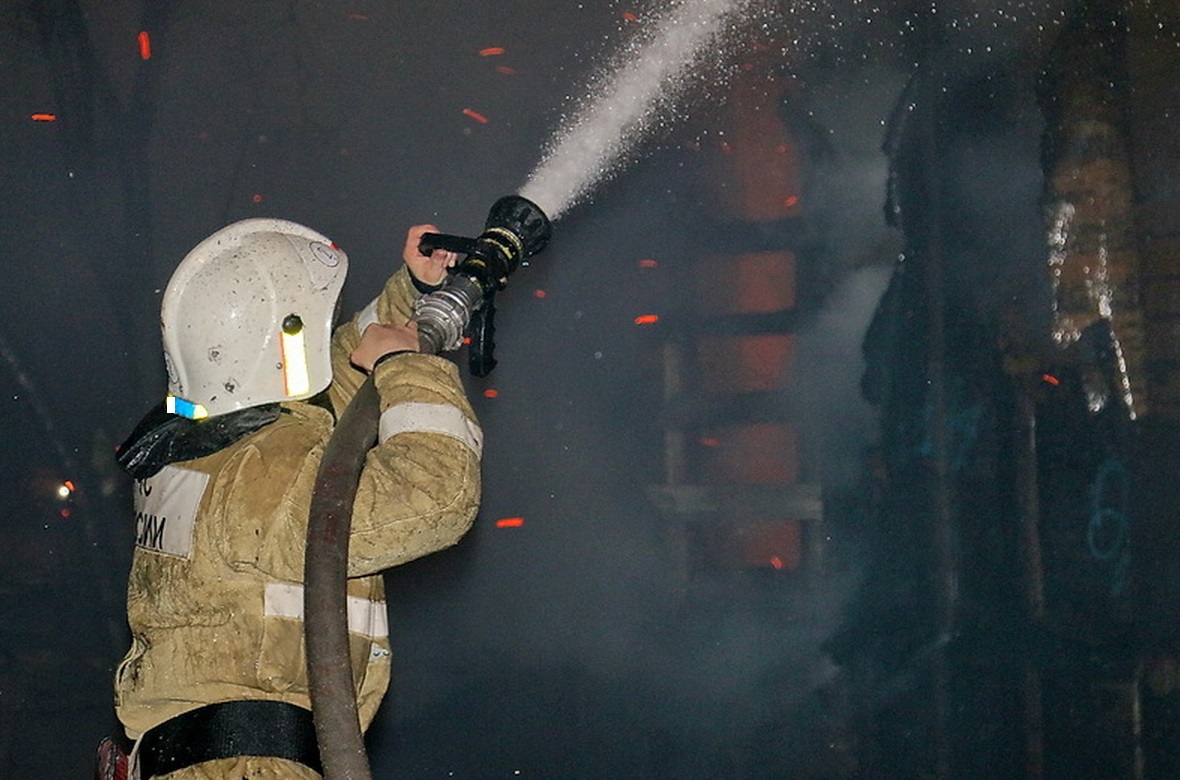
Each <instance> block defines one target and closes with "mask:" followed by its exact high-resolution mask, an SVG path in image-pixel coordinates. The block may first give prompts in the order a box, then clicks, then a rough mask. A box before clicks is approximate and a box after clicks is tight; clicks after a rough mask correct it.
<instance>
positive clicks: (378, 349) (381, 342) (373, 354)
mask: <svg viewBox="0 0 1180 780" xmlns="http://www.w3.org/2000/svg"><path fill="white" fill-rule="evenodd" d="M407 351H409V352H417V351H418V323H416V322H407V323H406V324H405V325H386V324H384V323H380V322H374V323H373V324H372V325H370V326H369V327H367V328H365V332H364V333H362V334H361V341H360V343H359V344H357V345H356V349H354V350H353V351H352V354H351V355H349V356H348V357H349V359H350V360H351V361H352V364H353V365H354V366H356V367H357V368H359V369H362V370H363V371H365V372H369V371H372V370H373V364H374V363H376V362H377V361H378V360H379V359H380V358H381V357H382V356H383V355H388V354H389V353H390V352H407Z"/></svg>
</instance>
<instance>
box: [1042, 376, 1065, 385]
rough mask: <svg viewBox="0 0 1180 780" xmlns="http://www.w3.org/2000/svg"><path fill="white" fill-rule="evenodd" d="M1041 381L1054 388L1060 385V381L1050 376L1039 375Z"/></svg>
mask: <svg viewBox="0 0 1180 780" xmlns="http://www.w3.org/2000/svg"><path fill="white" fill-rule="evenodd" d="M1041 379H1044V380H1045V381H1046V382H1048V383H1049V384H1051V385H1053V386H1054V387H1056V386H1057V385H1059V384H1061V380H1060V379H1058V378H1057V377H1055V376H1053V375H1052V374H1041Z"/></svg>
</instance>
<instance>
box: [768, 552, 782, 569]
mask: <svg viewBox="0 0 1180 780" xmlns="http://www.w3.org/2000/svg"><path fill="white" fill-rule="evenodd" d="M770 565H771V566H773V567H774V568H776V569H781V568H782V567H783V559H782V558H780V557H778V556H777V555H773V556H771V558H770Z"/></svg>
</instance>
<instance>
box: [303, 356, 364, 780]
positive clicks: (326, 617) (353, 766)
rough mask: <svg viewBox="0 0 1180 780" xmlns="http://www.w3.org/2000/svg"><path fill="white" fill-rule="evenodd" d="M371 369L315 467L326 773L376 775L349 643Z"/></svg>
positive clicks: (310, 573) (307, 607)
mask: <svg viewBox="0 0 1180 780" xmlns="http://www.w3.org/2000/svg"><path fill="white" fill-rule="evenodd" d="M380 407H381V405H380V398H379V396H378V395H377V387H376V385H374V384H373V377H372V375H371V374H370V375H369V377H368V378H366V379H365V381H364V382H363V383H362V384H361V386H360V389H358V390H357V391H356V395H354V396H353V398H352V401H351V402H350V403H349V404H348V408H347V409H345V410H344V414H343V415H341V416H340V421H339V422H338V423H336V428H335V430H333V431H332V436H331V437H330V438H329V439H328V443H327V445H326V446H325V448H324V459H323V460H322V461H321V462H320V470H319V473H318V474H316V481H315V492H314V493H313V494H312V497H311V514H310V515H309V517H308V520H307V551H306V553H305V556H304V562H303V566H304V572H303V577H304V591H303V605H304V606H303V620H304V630H305V635H306V638H307V682H308V692H309V693H310V695H311V709H312V714H313V716H314V721H315V732H316V741H317V742H318V743H319V746H320V761H321V763H322V764H323V767H324V777H325V778H330V779H331V780H337V779H339V780H370V779H371V778H372V774H371V773H370V771H369V757H368V755H367V754H366V753H365V742H364V737H363V736H362V735H361V724H360V715H359V714H358V712H357V705H356V683H355V681H354V680H353V679H352V664H351V663H350V661H349V659H350V653H349V647H348V594H347V591H346V590H345V587H344V583H345V581H346V580H347V577H348V538H349V534H350V532H351V531H352V505H353V502H354V501H355V500H356V488H357V485H358V484H359V483H360V478H361V469H362V468H364V465H365V456H366V455H368V452H369V450H370V449H372V447H373V444H375V443H376V441H377V423H378V420H379V418H380V412H381V408H380Z"/></svg>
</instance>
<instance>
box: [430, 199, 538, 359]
mask: <svg viewBox="0 0 1180 780" xmlns="http://www.w3.org/2000/svg"><path fill="white" fill-rule="evenodd" d="M551 234H552V227H551V225H550V223H549V218H548V217H546V216H545V212H543V211H541V208H540V207H539V206H537V204H535V203H533V202H532V201H530V200H529V199H527V198H523V197H521V196H520V195H507V196H505V197H503V198H500V199H499V200H497V201H496V202H495V204H493V205H492V208H491V211H489V212H488V218H487V221H486V222H485V224H484V230H483V232H482V233H480V234H479V236H477V237H475V238H465V237H463V236H451V235H446V234H442V233H426V234H423V236H422V239H421V241H420V242H419V244H418V251H420V252H422V253H423V254H429V253H430V252H432V251H433V250H435V249H446V250H448V251H452V252H457V253H460V254H465V255H466V256H467V257H466V258H465V259H464V260H463V261H462V262H460V263H458V264H457V265H456V266H455V268H454V269H452V273H451V275H450V276H449V277H448V278H447V280H446V281H445V282H444V283H443V286H442V288H441V289H439V290H436V291H434V292H432V293H429V294H427V295H425V296H423V297H422V298H419V299H418V301H417V302H416V303H415V305H414V320H415V322H417V324H418V335H419V343H420V349H421V350H422V351H423V352H431V353H437V352H444V351H450V350H453V349H458V348H459V345H460V344H462V343H463V331H464V330H465V329H466V327H467V323H468V322H469V321H470V320H471V315H472V314H473V313H474V312H476V311H478V310H479V309H480V308H481V307H483V306H484V305H485V301H487V300H489V299H490V298H491V296H492V295H493V294H494V293H495V292H496V291H497V290H502V289H503V288H504V287H505V286H506V285H507V284H508V277H509V276H511V275H512V273H513V272H515V271H516V269H517V268H519V267H520V263H521V261H522V260H524V259H525V258H528V257H531V256H533V255H534V254H536V253H537V252H540V251H541V250H542V249H544V248H545V246H546V244H548V243H549V237H550V235H551Z"/></svg>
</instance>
